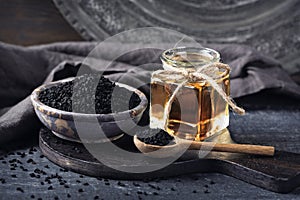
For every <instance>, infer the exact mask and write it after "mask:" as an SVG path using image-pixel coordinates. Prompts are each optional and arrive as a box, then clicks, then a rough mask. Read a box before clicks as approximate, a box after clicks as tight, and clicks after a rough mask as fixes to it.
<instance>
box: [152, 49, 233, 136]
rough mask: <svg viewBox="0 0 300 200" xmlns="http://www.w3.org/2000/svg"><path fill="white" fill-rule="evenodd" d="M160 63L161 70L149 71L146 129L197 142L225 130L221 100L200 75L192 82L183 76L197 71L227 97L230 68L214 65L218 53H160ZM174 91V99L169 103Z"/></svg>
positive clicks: (225, 115)
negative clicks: (148, 109) (158, 130)
mask: <svg viewBox="0 0 300 200" xmlns="http://www.w3.org/2000/svg"><path fill="white" fill-rule="evenodd" d="M161 60H162V63H163V68H164V70H158V71H155V72H153V73H152V77H151V99H150V127H151V128H161V129H164V130H165V131H167V132H168V133H169V134H171V135H173V136H177V137H180V138H183V139H188V140H198V141H202V140H204V139H206V138H207V137H210V136H211V135H213V134H215V133H217V132H219V131H222V130H223V129H225V128H226V127H227V126H228V125H229V111H228V104H227V103H226V101H225V100H224V98H222V96H221V95H220V94H219V92H217V91H216V89H215V88H214V87H212V86H211V84H210V83H209V81H207V80H206V79H203V78H202V77H201V76H198V77H197V79H196V80H195V79H192V80H190V79H189V78H188V76H187V74H189V73H194V72H201V73H203V74H205V75H207V76H209V77H210V78H211V79H212V80H213V81H214V82H215V83H217V85H219V86H220V88H222V90H223V91H224V92H225V93H226V95H229V90H230V82H229V72H230V69H229V68H228V67H227V68H226V67H225V68H224V67H221V66H222V65H217V64H215V63H218V62H219V61H220V55H219V53H218V52H217V51H215V50H212V49H208V48H193V47H179V48H173V49H168V50H166V51H164V52H163V53H162V56H161ZM203 66H206V67H204V68H203ZM200 69H201V71H197V70H200ZM182 84H183V85H182ZM179 85H180V87H179ZM178 87H179V88H178ZM176 89H177V91H176V94H175V98H174V99H172V100H170V98H171V96H172V94H173V93H174V91H175V90H176ZM178 89H179V90H178ZM169 101H171V102H169ZM168 103H169V106H170V107H169V109H168V108H167V106H168Z"/></svg>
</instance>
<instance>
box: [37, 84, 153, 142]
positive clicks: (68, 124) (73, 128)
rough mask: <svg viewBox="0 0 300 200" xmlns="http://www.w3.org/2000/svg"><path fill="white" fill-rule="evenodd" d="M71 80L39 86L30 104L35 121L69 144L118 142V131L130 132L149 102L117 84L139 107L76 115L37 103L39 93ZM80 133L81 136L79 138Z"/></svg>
mask: <svg viewBox="0 0 300 200" xmlns="http://www.w3.org/2000/svg"><path fill="white" fill-rule="evenodd" d="M72 80H73V78H69V79H65V80H61V81H57V82H51V83H49V84H45V85H42V86H40V87H38V88H36V89H35V90H34V91H33V92H32V94H31V101H32V104H33V106H34V110H35V113H36V114H37V116H38V118H39V119H40V121H41V122H42V123H43V124H44V125H45V126H46V127H47V128H48V129H50V130H51V131H52V132H53V133H54V134H55V135H56V136H58V137H60V138H63V139H66V140H69V141H75V142H82V141H83V142H90V143H95V142H107V141H110V140H115V139H118V138H119V137H121V136H122V135H123V131H122V129H121V128H120V127H122V126H126V130H128V129H131V128H133V127H134V126H135V123H137V122H138V121H139V120H140V119H141V117H142V114H143V112H144V111H145V109H146V108H147V105H148V101H147V98H146V96H145V95H144V94H143V93H142V92H141V91H139V90H137V89H135V88H133V87H130V86H128V85H125V84H122V83H116V85H118V86H119V87H123V88H125V89H127V90H129V91H131V92H134V93H136V94H137V95H138V96H139V98H140V100H141V101H140V103H139V105H138V106H136V107H135V108H133V109H131V110H126V111H122V112H116V113H110V114H85V113H75V112H67V111H63V110H58V109H56V108H52V107H49V106H47V105H45V104H43V103H42V102H41V101H40V100H39V98H38V97H39V94H40V93H41V91H43V90H45V89H47V88H50V87H53V86H56V85H59V84H62V83H64V82H67V81H72ZM74 119H75V120H74ZM95 122H97V124H95ZM133 122H134V123H133ZM99 125H100V126H99ZM80 127H81V128H80ZM100 127H101V129H102V131H101V134H97V133H99V129H100ZM82 128H83V129H82ZM82 130H84V133H82ZM123 130H124V129H123ZM79 131H80V136H79V134H78V132H79ZM103 133H104V134H103Z"/></svg>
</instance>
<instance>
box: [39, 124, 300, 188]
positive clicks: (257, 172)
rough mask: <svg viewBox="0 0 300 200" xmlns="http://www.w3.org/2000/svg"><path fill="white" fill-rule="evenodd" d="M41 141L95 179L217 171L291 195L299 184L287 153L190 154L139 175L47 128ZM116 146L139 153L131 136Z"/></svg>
mask: <svg viewBox="0 0 300 200" xmlns="http://www.w3.org/2000/svg"><path fill="white" fill-rule="evenodd" d="M219 137H222V139H221V141H223V142H233V141H232V140H231V138H230V135H229V134H228V132H227V133H225V134H222V135H220V136H219ZM39 142H40V148H41V150H42V152H43V154H44V155H45V156H46V157H47V158H48V159H49V160H51V161H52V162H54V163H56V164H58V165H60V166H61V167H64V168H67V169H70V170H72V171H75V172H78V173H82V174H86V175H90V176H95V177H104V178H112V179H130V180H131V179H145V178H158V177H168V176H178V175H182V174H189V173H197V172H218V173H222V174H226V175H229V176H232V177H235V178H238V179H240V180H243V181H245V182H248V183H251V184H253V185H256V186H259V187H262V188H265V189H267V190H271V191H274V192H280V193H287V192H290V191H292V190H293V189H295V188H296V187H298V186H299V185H300V155H299V154H296V153H289V152H284V151H277V152H276V155H275V156H274V157H262V156H253V155H252V156H251V155H242V154H233V153H218V152H212V153H210V154H209V155H208V156H207V157H206V158H204V159H198V158H197V156H196V153H195V152H188V153H187V154H185V155H184V156H183V157H181V158H180V159H179V160H177V161H176V162H174V163H172V164H170V165H169V166H167V167H165V168H163V169H160V170H157V171H154V172H150V173H142V174H139V173H125V172H121V171H117V170H114V169H112V168H109V167H107V166H105V165H103V164H102V163H100V162H99V161H98V160H96V159H95V158H94V157H93V156H92V155H91V154H89V153H88V151H87V150H86V149H85V147H84V146H83V145H81V144H78V143H72V142H68V141H64V140H62V139H59V138H57V137H55V136H54V135H53V134H52V133H51V132H50V131H49V130H47V129H45V128H43V129H41V131H40V141H39ZM116 144H117V145H118V146H124V147H126V148H129V149H130V150H132V151H137V149H136V148H135V146H134V144H133V142H132V137H129V136H125V137H123V138H121V139H120V140H118V141H117V142H116ZM119 159H122V158H119ZM136 164H137V163H133V165H135V166H136ZM129 167H130V166H129Z"/></svg>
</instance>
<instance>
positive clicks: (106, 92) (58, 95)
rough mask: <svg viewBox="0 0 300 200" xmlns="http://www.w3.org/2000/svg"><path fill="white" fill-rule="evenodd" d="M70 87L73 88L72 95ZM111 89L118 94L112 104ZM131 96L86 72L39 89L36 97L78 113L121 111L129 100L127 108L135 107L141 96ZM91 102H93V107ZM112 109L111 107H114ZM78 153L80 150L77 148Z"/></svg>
mask: <svg viewBox="0 0 300 200" xmlns="http://www.w3.org/2000/svg"><path fill="white" fill-rule="evenodd" d="M73 88H74V89H76V93H74V95H73ZM113 91H114V94H120V95H117V96H116V97H114V102H113V104H112V103H111V101H110V100H111V97H112V92H113ZM115 92H116V93H115ZM130 95H131V92H129V91H128V90H127V89H124V88H122V87H119V86H116V85H115V83H113V82H111V81H110V80H109V79H107V78H104V77H103V76H100V75H98V74H88V75H83V76H80V77H76V78H75V79H74V80H73V81H70V82H65V83H61V84H60V85H58V86H53V87H51V88H48V89H46V90H44V91H42V92H41V93H40V95H39V100H40V101H41V102H42V103H44V104H46V105H48V106H50V107H54V108H57V109H59V110H64V111H69V112H72V109H74V110H76V112H81V113H97V114H100V113H102V114H107V113H112V112H119V111H123V110H124V109H123V108H126V107H125V106H126V104H128V102H129V109H131V108H134V107H136V106H137V105H138V104H139V103H140V99H139V97H138V96H137V95H136V94H135V93H133V95H132V96H131V98H130ZM72 97H73V98H72ZM124 97H128V98H124ZM129 98H130V100H129V101H128V99H129ZM74 99H75V100H74ZM92 105H95V107H93V106H92ZM111 108H114V110H112V109H111ZM126 110H127V108H126ZM78 153H80V150H79V151H78Z"/></svg>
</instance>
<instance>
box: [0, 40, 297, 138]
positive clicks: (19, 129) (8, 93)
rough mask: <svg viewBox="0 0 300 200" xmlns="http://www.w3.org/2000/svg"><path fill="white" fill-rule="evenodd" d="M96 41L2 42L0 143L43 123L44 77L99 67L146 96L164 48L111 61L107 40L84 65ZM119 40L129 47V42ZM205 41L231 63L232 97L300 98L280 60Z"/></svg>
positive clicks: (30, 132)
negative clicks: (40, 90)
mask: <svg viewBox="0 0 300 200" xmlns="http://www.w3.org/2000/svg"><path fill="white" fill-rule="evenodd" d="M96 45H97V43H95V42H67V43H54V44H48V45H38V46H31V47H21V46H15V45H10V44H5V43H0V102H1V103H0V143H4V142H8V141H11V140H13V139H19V138H22V137H29V136H32V135H34V134H36V133H37V132H38V130H39V128H40V127H41V123H40V122H39V121H38V119H37V117H36V116H35V113H34V110H33V107H32V105H31V102H30V98H29V95H30V94H31V92H32V90H33V89H34V88H36V87H38V86H39V85H41V84H43V83H47V82H51V81H55V80H60V79H64V78H68V77H72V76H76V75H77V72H78V69H82V68H84V70H85V71H86V72H91V71H95V70H96V71H100V72H102V73H103V74H104V75H105V76H107V77H108V78H110V79H111V80H113V81H119V82H124V83H126V84H129V85H132V86H134V87H136V86H139V89H141V90H142V91H143V92H144V93H145V94H146V95H147V96H149V94H150V92H149V84H147V83H149V82H150V77H151V73H152V71H154V70H157V69H160V68H161V62H160V59H159V56H160V54H161V52H162V50H160V49H140V50H135V51H132V52H129V53H127V54H125V55H121V56H119V57H117V59H114V61H113V62H111V60H112V59H113V58H114V56H115V55H116V54H117V52H118V50H119V48H120V44H107V45H106V46H105V47H104V48H105V54H103V55H100V56H99V57H97V58H96V61H97V66H98V67H97V69H94V68H92V67H90V66H85V65H82V62H83V61H84V59H85V58H86V56H87V55H88V54H89V52H90V51H92V50H93V49H94V47H95V46H96ZM122 45H127V47H126V48H128V49H130V46H131V45H132V44H122ZM207 47H209V48H213V49H215V50H217V51H219V52H220V54H221V58H222V62H224V63H226V64H229V66H230V67H231V96H232V97H233V98H238V97H243V96H246V95H249V94H253V93H257V92H259V91H263V90H267V89H272V91H273V92H275V93H279V94H284V95H289V96H291V97H295V98H299V99H300V86H299V85H297V84H296V83H295V82H293V81H292V79H291V78H290V77H289V75H288V74H287V73H286V72H285V71H284V70H283V69H282V68H281V65H280V63H279V62H278V61H276V60H274V59H272V58H270V57H268V56H266V55H262V54H261V53H259V52H257V51H256V50H254V49H252V48H250V47H248V46H244V45H236V44H226V45H219V44H218V45H216V44H211V45H207ZM107 65H109V67H108V68H107V69H105V66H107Z"/></svg>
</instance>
